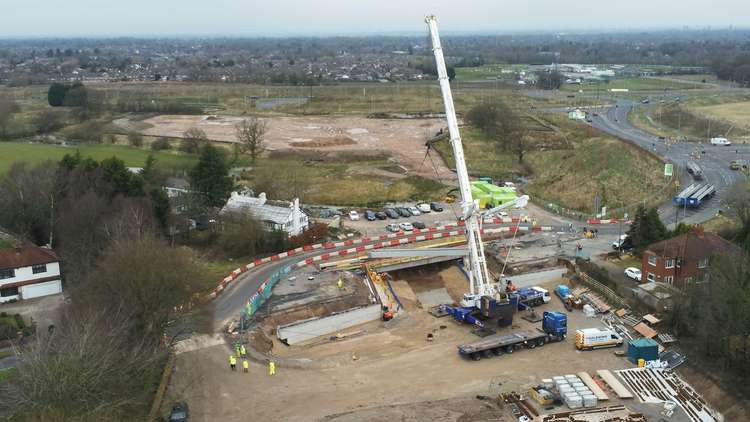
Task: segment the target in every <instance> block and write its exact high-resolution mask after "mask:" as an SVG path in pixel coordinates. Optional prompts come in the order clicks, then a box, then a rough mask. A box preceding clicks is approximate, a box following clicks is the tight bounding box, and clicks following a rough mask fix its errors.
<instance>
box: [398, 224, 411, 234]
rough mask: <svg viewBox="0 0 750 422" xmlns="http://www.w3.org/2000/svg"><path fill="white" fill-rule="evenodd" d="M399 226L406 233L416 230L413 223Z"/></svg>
mask: <svg viewBox="0 0 750 422" xmlns="http://www.w3.org/2000/svg"><path fill="white" fill-rule="evenodd" d="M398 226H399V227H401V230H403V231H405V232H410V231H412V230H414V226H412V225H411V223H401V224H399V225H398Z"/></svg>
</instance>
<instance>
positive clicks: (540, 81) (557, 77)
mask: <svg viewBox="0 0 750 422" xmlns="http://www.w3.org/2000/svg"><path fill="white" fill-rule="evenodd" d="M536 77H537V85H538V86H539V87H540V88H542V89H547V90H551V89H560V86H561V85H562V83H563V81H564V80H565V78H564V77H563V75H562V73H560V72H558V71H556V70H553V71H550V72H547V71H544V72H538V73H537V74H536Z"/></svg>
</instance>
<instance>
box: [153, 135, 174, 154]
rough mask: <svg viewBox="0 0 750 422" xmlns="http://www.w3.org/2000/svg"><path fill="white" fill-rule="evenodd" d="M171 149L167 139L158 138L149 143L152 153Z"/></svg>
mask: <svg viewBox="0 0 750 422" xmlns="http://www.w3.org/2000/svg"><path fill="white" fill-rule="evenodd" d="M171 148H172V145H171V144H170V143H169V139H167V138H158V139H156V140H155V141H154V142H151V149H152V150H154V151H164V150H168V149H171Z"/></svg>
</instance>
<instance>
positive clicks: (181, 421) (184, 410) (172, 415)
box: [169, 401, 188, 422]
mask: <svg viewBox="0 0 750 422" xmlns="http://www.w3.org/2000/svg"><path fill="white" fill-rule="evenodd" d="M187 420H188V405H187V403H185V402H184V401H183V402H178V403H175V404H174V405H173V406H172V411H171V412H169V422H187Z"/></svg>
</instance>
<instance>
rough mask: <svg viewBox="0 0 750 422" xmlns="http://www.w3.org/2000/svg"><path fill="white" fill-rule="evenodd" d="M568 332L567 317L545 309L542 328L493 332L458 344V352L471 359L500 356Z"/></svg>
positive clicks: (551, 339) (560, 339)
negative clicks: (503, 333) (502, 333)
mask: <svg viewBox="0 0 750 422" xmlns="http://www.w3.org/2000/svg"><path fill="white" fill-rule="evenodd" d="M567 333H568V317H567V316H566V315H565V314H563V313H561V312H548V311H545V312H544V314H543V315H542V329H541V330H539V329H538V330H537V331H518V332H515V333H512V334H506V335H500V334H495V335H491V336H488V337H485V338H484V339H482V340H479V341H475V342H473V343H468V344H462V345H459V346H458V353H459V354H460V355H462V356H466V357H468V358H471V359H473V360H480V359H482V356H484V357H491V356H493V355H494V356H500V355H502V354H503V353H513V352H514V351H515V350H516V348H518V347H526V348H527V349H535V348H536V347H537V346H539V347H541V346H544V345H545V344H547V343H549V342H554V341H562V340H564V339H565V336H566V335H567Z"/></svg>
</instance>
